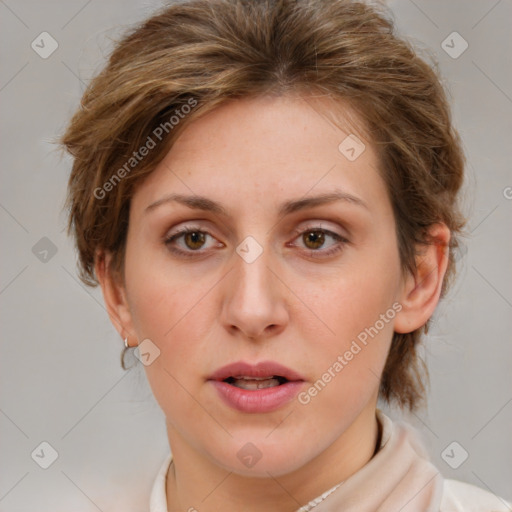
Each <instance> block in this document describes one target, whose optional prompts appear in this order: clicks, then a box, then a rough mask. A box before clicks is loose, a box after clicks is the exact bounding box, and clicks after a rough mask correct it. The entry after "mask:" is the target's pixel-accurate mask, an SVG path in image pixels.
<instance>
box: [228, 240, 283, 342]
mask: <svg viewBox="0 0 512 512" xmlns="http://www.w3.org/2000/svg"><path fill="white" fill-rule="evenodd" d="M233 260H234V268H233V269H232V271H231V272H229V274H228V279H227V280H226V282H224V296H225V300H224V302H223V308H222V313H221V321H222V323H223V325H224V326H225V328H226V329H227V330H228V331H230V334H233V335H235V336H239V337H242V338H248V339H251V340H253V341H259V340H263V339H266V338H269V337H272V336H276V335H277V334H279V333H280V332H282V331H283V330H284V329H285V327H286V325H287V323H288V321H289V318H288V317H289V313H288V309H287V302H286V296H285V294H286V290H287V288H286V286H284V284H283V283H282V281H281V280H280V278H279V270H278V265H277V264H276V261H275V259H273V258H272V257H271V250H270V249H268V248H264V249H263V252H262V253H261V254H260V255H259V256H258V257H257V258H256V260H254V261H252V262H248V261H246V260H245V259H244V258H243V257H242V256H240V255H239V254H238V253H235V254H234V255H233Z"/></svg>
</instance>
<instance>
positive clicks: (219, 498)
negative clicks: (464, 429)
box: [166, 408, 380, 512]
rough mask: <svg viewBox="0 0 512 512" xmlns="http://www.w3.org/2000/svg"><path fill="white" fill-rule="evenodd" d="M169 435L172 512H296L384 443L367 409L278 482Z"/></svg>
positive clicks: (170, 432) (371, 411)
mask: <svg viewBox="0 0 512 512" xmlns="http://www.w3.org/2000/svg"><path fill="white" fill-rule="evenodd" d="M168 437H169V444H170V446H171V448H172V453H173V464H172V465H171V466H170V468H169V471H168V474H167V480H166V493H167V508H168V511H169V512H178V511H179V512H185V511H186V512H188V511H190V512H194V511H195V510H196V509H197V510H201V512H214V511H218V510H244V511H245V512H263V511H265V512H278V511H279V512H294V511H296V510H297V509H299V508H300V507H301V506H303V505H305V504H306V503H308V502H309V501H311V500H313V499H314V498H316V497H318V496H319V495H321V494H322V493H324V492H325V491H327V490H328V489H330V488H332V487H334V486H335V485H337V484H339V483H341V482H343V481H344V480H346V479H347V478H349V477H350V476H351V475H353V474H354V473H355V472H357V471H358V470H359V469H361V468H362V467H363V466H364V465H365V464H366V463H367V462H368V461H369V460H370V459H371V458H372V457H373V456H374V454H375V453H376V452H377V450H378V446H379V444H380V431H379V425H378V422H377V419H376V416H375V408H373V409H368V410H364V411H363V412H362V413H361V414H360V415H359V416H358V417H357V418H356V420H355V421H354V422H353V423H352V424H351V425H350V427H349V428H348V429H347V430H345V431H344V432H343V434H342V435H341V436H340V437H339V438H338V439H337V440H336V441H335V442H334V443H333V444H332V445H330V446H329V448H328V449H326V450H325V451H323V452H322V453H320V454H319V455H318V456H316V457H315V458H314V459H312V460H310V461H309V462H308V463H307V464H305V465H304V466H302V467H301V468H299V469H297V470H295V471H293V472H291V473H288V474H285V475H282V476H279V477H278V478H275V477H269V478H255V477H247V476H243V475H238V474H236V473H234V472H231V471H227V470H225V469H224V468H222V467H219V466H218V465H217V464H215V463H214V462H212V461H211V459H208V458H206V457H204V455H203V454H202V453H199V452H198V451H197V450H195V449H194V448H193V447H191V446H190V445H189V444H188V443H187V442H186V441H185V440H184V439H183V438H182V437H181V436H180V434H179V433H178V432H177V431H176V430H175V429H173V428H172V426H171V425H169V424H168ZM333 468H335V470H333Z"/></svg>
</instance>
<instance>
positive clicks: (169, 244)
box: [164, 226, 349, 258]
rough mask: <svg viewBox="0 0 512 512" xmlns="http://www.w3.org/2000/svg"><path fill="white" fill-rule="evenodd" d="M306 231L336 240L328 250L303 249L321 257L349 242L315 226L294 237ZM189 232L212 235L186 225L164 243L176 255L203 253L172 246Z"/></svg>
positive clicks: (298, 232)
mask: <svg viewBox="0 0 512 512" xmlns="http://www.w3.org/2000/svg"><path fill="white" fill-rule="evenodd" d="M308 232H314V233H323V234H324V235H328V236H331V237H332V238H333V239H334V240H336V241H337V242H338V243H337V244H336V245H334V246H333V247H332V248H330V249H328V250H324V251H322V250H320V249H319V250H315V249H304V250H305V251H309V252H310V253H312V254H315V253H318V254H320V255H321V256H322V257H328V256H332V255H334V254H336V253H337V252H339V251H341V250H342V249H343V248H344V246H345V245H346V244H348V243H349V241H348V240H347V239H346V238H345V237H343V236H341V235H339V234H338V233H335V232H333V231H330V230H328V229H324V228H320V227H316V226H314V227H309V228H306V229H303V230H296V232H295V233H296V234H297V237H296V238H298V237H299V236H300V235H303V234H304V233H308ZM189 233H203V234H205V235H208V236H212V237H213V235H210V233H208V232H207V231H204V230H203V229H199V228H194V227H186V228H182V229H180V230H178V231H177V232H176V233H174V234H173V235H171V236H169V237H165V239H164V243H165V245H166V246H167V247H168V248H169V250H170V251H171V252H173V253H174V254H177V255H178V256H184V257H188V258H193V257H195V256H200V255H203V254H205V253H206V251H203V252H201V251H200V250H197V251H193V250H188V251H183V250H181V249H176V247H172V243H173V242H174V241H175V240H177V239H179V238H181V237H183V236H184V235H187V234H189Z"/></svg>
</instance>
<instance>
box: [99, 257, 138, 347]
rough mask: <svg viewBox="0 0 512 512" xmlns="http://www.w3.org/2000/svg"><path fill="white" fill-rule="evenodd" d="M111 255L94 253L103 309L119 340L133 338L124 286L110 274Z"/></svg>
mask: <svg viewBox="0 0 512 512" xmlns="http://www.w3.org/2000/svg"><path fill="white" fill-rule="evenodd" d="M111 261H112V254H111V253H109V252H106V251H103V250H98V251H97V252H96V257H95V263H94V270H95V273H96V276H97V278H98V281H99V283H100V286H101V291H102V293H103V300H104V302H105V307H106V309H107V312H108V316H109V317H110V321H111V322H112V325H113V326H114V327H115V329H116V330H117V332H118V333H119V335H120V336H121V338H123V339H125V338H129V339H130V338H132V339H133V338H135V337H136V335H135V333H134V330H133V325H132V318H131V313H130V308H129V305H128V301H127V298H126V290H125V287H124V284H123V283H121V282H120V280H119V278H118V277H117V276H115V275H114V274H113V272H112V267H111Z"/></svg>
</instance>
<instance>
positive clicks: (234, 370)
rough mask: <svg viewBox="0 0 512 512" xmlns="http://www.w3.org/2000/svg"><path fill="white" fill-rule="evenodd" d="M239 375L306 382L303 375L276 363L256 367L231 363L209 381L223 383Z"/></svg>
mask: <svg viewBox="0 0 512 512" xmlns="http://www.w3.org/2000/svg"><path fill="white" fill-rule="evenodd" d="M239 375H244V376H246V377H272V376H274V375H278V376H280V377H285V378H286V379H287V380H289V381H297V380H304V377H303V376H302V375H299V374H298V373H297V372H295V371H293V370H290V368H287V367H286V366H283V365H282V364H279V363H276V362H274V361H261V362H260V363H257V364H254V365H253V364H249V363H245V362H243V361H237V362H236V363H231V364H228V365H226V366H223V367H222V368H219V369H218V370H216V371H215V372H214V373H213V374H212V375H211V376H210V377H209V379H208V380H217V381H222V380H224V379H227V378H228V377H237V376H239Z"/></svg>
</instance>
